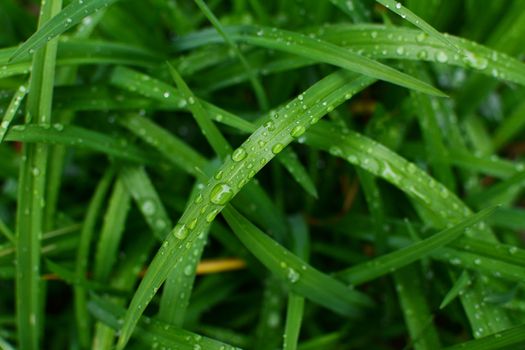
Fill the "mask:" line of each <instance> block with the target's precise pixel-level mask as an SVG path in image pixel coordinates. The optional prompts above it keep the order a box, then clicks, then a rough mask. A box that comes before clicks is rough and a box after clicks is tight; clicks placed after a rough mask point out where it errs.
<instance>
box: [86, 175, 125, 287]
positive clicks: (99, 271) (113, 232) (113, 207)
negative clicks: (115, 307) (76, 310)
mask: <svg viewBox="0 0 525 350" xmlns="http://www.w3.org/2000/svg"><path fill="white" fill-rule="evenodd" d="M130 202H131V195H130V194H129V192H128V190H127V189H126V187H125V186H124V184H123V183H122V181H120V180H117V181H116V182H115V185H114V187H113V192H112V194H111V197H110V199H109V204H108V208H107V211H106V214H105V216H104V224H103V225H102V229H101V232H100V237H99V238H98V241H97V242H98V243H97V249H96V251H95V265H94V267H93V278H94V279H95V280H97V281H98V282H101V283H104V282H107V280H108V278H109V276H110V273H111V270H112V269H113V265H114V264H115V262H116V260H117V255H118V249H119V244H120V240H121V238H122V234H123V233H124V226H125V221H126V218H127V216H128V212H129V208H130Z"/></svg>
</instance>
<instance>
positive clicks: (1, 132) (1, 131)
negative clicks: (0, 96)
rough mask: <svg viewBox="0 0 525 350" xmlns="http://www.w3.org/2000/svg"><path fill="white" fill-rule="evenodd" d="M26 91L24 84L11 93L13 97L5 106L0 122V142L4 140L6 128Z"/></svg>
mask: <svg viewBox="0 0 525 350" xmlns="http://www.w3.org/2000/svg"><path fill="white" fill-rule="evenodd" d="M26 93H27V87H26V86H25V85H20V87H19V88H18V90H16V92H15V94H14V95H13V99H12V100H11V103H10V104H9V106H8V107H7V112H6V113H5V114H4V118H3V119H2V122H1V123H0V143H1V142H2V141H4V137H5V135H6V133H7V129H8V128H9V126H10V125H11V122H12V121H13V119H14V117H15V115H16V112H18V109H19V108H20V104H21V103H22V100H23V99H24V97H25V95H26Z"/></svg>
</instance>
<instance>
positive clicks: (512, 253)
mask: <svg viewBox="0 0 525 350" xmlns="http://www.w3.org/2000/svg"><path fill="white" fill-rule="evenodd" d="M517 252H518V247H510V248H509V254H510V255H514V254H516V253H517Z"/></svg>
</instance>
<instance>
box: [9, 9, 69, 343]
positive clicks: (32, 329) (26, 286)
mask: <svg viewBox="0 0 525 350" xmlns="http://www.w3.org/2000/svg"><path fill="white" fill-rule="evenodd" d="M61 6H62V1H60V0H52V1H47V2H46V1H42V8H41V15H40V18H39V26H41V25H42V23H43V22H45V21H47V20H48V19H49V18H51V17H52V16H53V15H54V14H55V13H57V12H58V11H60V8H61ZM56 48H57V41H56V40H53V41H51V42H49V43H48V44H47V45H46V46H45V47H43V48H42V49H41V50H39V51H38V52H36V54H35V56H34V57H33V63H32V72H31V76H30V80H29V93H28V100H27V110H26V123H40V124H48V125H49V124H50V122H51V110H52V107H51V103H52V96H53V84H54V75H55V56H56ZM47 152H48V148H47V146H46V145H44V144H33V145H24V148H23V153H24V159H25V160H24V161H23V162H22V166H21V167H20V176H19V189H18V208H17V230H16V238H17V245H16V259H17V267H16V269H17V278H16V296H17V297H16V312H17V329H18V341H19V346H20V348H23V349H28V350H31V349H38V348H40V335H41V330H42V327H43V322H42V321H43V319H42V310H43V308H42V296H43V294H42V293H43V290H42V289H41V281H40V257H41V238H42V230H43V227H44V225H45V223H44V213H43V208H42V207H43V203H42V201H43V200H44V198H45V194H44V191H45V184H46V170H47V169H46V162H47V154H48V153H47Z"/></svg>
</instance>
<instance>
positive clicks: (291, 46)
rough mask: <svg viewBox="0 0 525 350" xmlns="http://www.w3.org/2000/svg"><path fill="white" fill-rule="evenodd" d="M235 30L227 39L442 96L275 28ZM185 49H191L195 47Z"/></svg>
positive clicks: (182, 44)
mask: <svg viewBox="0 0 525 350" xmlns="http://www.w3.org/2000/svg"><path fill="white" fill-rule="evenodd" d="M236 30H237V32H234V33H232V35H231V37H232V38H235V39H236V40H243V41H245V42H247V43H249V44H252V45H256V46H262V47H265V48H267V49H274V50H279V51H283V52H289V53H292V54H294V55H297V56H301V57H305V58H309V59H312V60H314V61H316V62H323V63H329V64H332V65H335V66H338V67H341V68H344V69H347V70H349V71H353V72H356V73H360V74H363V75H366V76H369V77H372V78H376V79H381V80H385V81H387V82H391V83H394V84H397V85H400V86H403V87H406V88H409V89H414V90H417V91H421V92H423V93H427V94H430V95H436V96H445V95H444V94H443V93H442V92H440V91H439V90H437V89H436V88H434V87H432V86H430V85H428V84H426V83H424V82H421V81H420V80H417V79H415V78H412V77H411V76H409V75H406V74H404V73H401V72H399V71H397V70H395V69H393V68H391V67H389V66H385V65H383V64H381V63H379V62H376V61H373V60H370V59H368V58H365V57H363V56H361V55H358V54H355V53H353V52H349V51H348V50H345V49H342V48H340V47H338V46H336V45H333V44H331V43H329V42H326V41H323V40H321V39H312V38H311V37H309V36H307V35H303V34H299V33H296V32H290V31H285V30H281V29H277V28H266V27H251V26H243V27H236ZM234 35H235V36H234ZM193 40H194V39H193V38H192V37H189V36H188V37H183V38H180V39H178V40H176V41H175V48H177V49H179V50H181V49H187V48H188V43H189V42H191V41H193ZM189 45H191V46H193V45H195V43H191V44H189Z"/></svg>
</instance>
